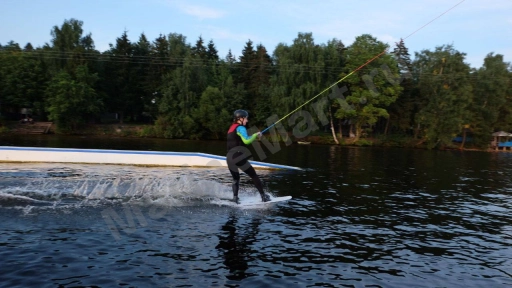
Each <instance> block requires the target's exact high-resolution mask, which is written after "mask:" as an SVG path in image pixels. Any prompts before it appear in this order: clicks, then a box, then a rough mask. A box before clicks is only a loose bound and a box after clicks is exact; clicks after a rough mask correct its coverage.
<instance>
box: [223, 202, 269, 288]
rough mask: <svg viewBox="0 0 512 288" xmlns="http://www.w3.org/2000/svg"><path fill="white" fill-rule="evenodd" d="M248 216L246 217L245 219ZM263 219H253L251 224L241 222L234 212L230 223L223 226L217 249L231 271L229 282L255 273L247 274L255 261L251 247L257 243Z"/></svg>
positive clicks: (230, 217) (229, 220)
mask: <svg viewBox="0 0 512 288" xmlns="http://www.w3.org/2000/svg"><path fill="white" fill-rule="evenodd" d="M245 217H247V215H244V218H245ZM260 225H261V219H260V218H259V217H253V218H252V219H251V220H250V222H249V223H243V220H242V221H240V219H239V215H238V214H237V213H236V212H234V211H232V212H231V213H230V215H229V218H228V221H227V222H226V224H224V225H223V226H222V229H221V230H222V234H221V235H219V244H218V245H217V246H216V247H215V248H216V249H218V250H219V252H221V253H222V255H223V257H224V264H225V265H226V267H227V268H228V269H229V274H228V275H227V276H226V278H228V279H229V280H242V279H245V278H247V277H250V276H255V274H253V273H249V272H247V270H248V269H249V263H250V262H252V261H254V260H255V258H254V255H255V252H257V251H254V249H253V248H251V246H252V245H253V243H254V242H255V241H256V236H257V234H258V230H259V226H260Z"/></svg>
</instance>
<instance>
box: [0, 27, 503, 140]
mask: <svg viewBox="0 0 512 288" xmlns="http://www.w3.org/2000/svg"><path fill="white" fill-rule="evenodd" d="M82 26H83V22H82V21H79V20H76V19H69V20H65V21H64V23H63V24H62V25H61V26H54V27H53V28H52V29H51V36H52V38H51V41H50V43H47V44H45V45H43V46H42V47H37V48H34V47H33V46H32V45H31V44H30V43H28V44H26V45H25V46H24V47H23V48H21V47H20V46H19V44H18V43H15V42H14V41H10V42H9V43H6V44H5V45H1V44H0V113H1V115H2V117H4V118H11V120H12V118H13V117H17V116H16V115H19V111H20V109H21V108H30V109H31V110H32V113H33V114H34V115H35V117H37V119H39V120H50V121H53V122H54V123H55V124H56V125H57V128H58V131H62V132H68V133H69V132H71V133H72V132H73V131H76V130H77V129H80V128H82V127H84V125H86V124H90V123H101V122H102V121H103V122H105V121H106V120H105V115H106V113H111V114H112V113H115V115H117V119H116V121H119V122H120V123H151V124H153V125H150V126H148V128H147V129H146V130H145V131H144V133H145V136H152V137H165V138H185V139H222V138H224V137H225V134H226V131H225V130H226V129H227V126H228V125H229V123H230V121H231V114H232V112H233V111H235V110H236V109H246V110H248V111H249V112H250V114H251V118H250V120H251V121H250V122H251V125H256V126H258V127H267V126H268V125H270V124H272V122H271V121H270V120H268V119H270V118H269V117H270V116H272V115H274V118H273V119H278V118H280V117H282V116H284V115H286V114H288V113H290V112H292V111H293V110H294V109H296V108H297V107H299V106H300V105H302V104H304V103H305V102H306V101H308V100H310V99H311V98H312V97H314V96H315V95H319V93H320V92H321V91H324V94H325V95H324V96H323V97H322V98H320V99H321V101H320V100H319V101H316V102H315V103H313V104H311V105H306V106H304V107H303V109H301V110H300V111H299V114H297V115H298V117H293V121H283V122H282V124H283V125H284V127H285V128H286V129H291V127H292V126H294V125H295V124H296V123H294V122H298V123H299V124H300V125H299V126H300V127H295V128H294V129H297V128H298V129H308V127H307V126H308V125H309V126H310V127H309V129H311V127H314V126H316V127H318V128H320V129H323V130H324V131H329V130H330V131H331V132H332V135H333V137H334V139H336V140H337V139H341V138H343V137H347V136H349V137H351V139H352V140H353V141H359V140H360V139H362V138H364V137H366V136H370V135H405V136H407V137H409V138H410V139H413V141H414V142H415V143H417V144H421V143H423V144H424V145H427V147H430V148H432V147H442V146H445V145H448V144H449V143H451V141H452V139H453V138H454V137H455V136H457V135H459V136H464V137H465V136H466V133H467V132H469V133H471V135H470V136H471V139H472V143H474V144H476V145H481V146H485V145H486V144H488V142H489V140H490V134H491V133H492V132H494V131H498V130H505V131H510V130H511V129H512V81H511V80H512V72H511V70H512V66H511V65H510V63H507V62H505V61H504V58H503V55H500V54H494V53H489V54H488V55H487V56H486V58H485V59H484V63H483V66H482V67H480V68H478V69H474V68H471V67H470V66H469V64H467V63H466V62H465V56H466V54H465V53H463V52H460V51H457V50H456V49H455V48H454V47H453V46H452V45H441V46H438V47H436V48H435V49H433V50H423V51H420V52H415V53H414V54H415V57H414V59H411V55H410V54H409V51H408V49H407V47H406V46H405V43H404V42H403V41H400V42H399V43H396V45H395V46H394V47H389V46H388V45H387V44H385V43H383V42H381V41H379V40H378V39H376V38H375V37H373V36H372V35H369V34H363V35H361V36H358V37H356V39H355V40H354V42H353V43H352V44H351V45H349V46H345V45H344V44H343V43H342V41H340V40H337V39H332V40H329V41H327V43H322V44H318V43H315V41H314V38H313V35H312V33H298V35H297V37H296V38H295V39H294V40H293V43H292V44H290V45H287V44H284V43H280V44H278V45H277V46H276V47H275V49H274V51H273V52H272V53H271V54H270V53H269V51H268V50H267V49H266V48H265V46H263V44H254V43H253V42H252V41H251V40H248V41H247V42H246V44H245V47H244V48H243V50H242V51H241V55H240V56H239V57H235V56H234V55H233V54H232V52H231V51H229V53H228V54H227V55H226V56H225V57H220V56H219V55H218V51H217V49H216V47H215V44H214V42H213V40H209V42H207V43H206V42H205V40H204V39H203V38H202V37H199V38H198V39H197V40H196V41H195V44H191V43H188V42H187V38H186V37H185V36H184V35H181V34H177V33H170V34H168V35H159V37H158V38H156V39H154V40H153V41H150V40H148V39H147V38H146V36H145V35H144V34H143V33H142V34H141V35H140V37H139V39H138V40H137V41H136V42H132V41H131V40H130V39H129V38H128V36H127V33H126V31H125V32H123V33H122V35H121V36H120V37H118V38H116V39H115V43H114V44H110V49H108V50H107V51H104V52H100V51H98V50H96V49H95V46H94V41H93V38H92V35H91V34H90V33H89V34H85V33H84V31H83V29H82ZM384 51H386V53H383V52H384ZM376 55H379V57H377V58H375V59H374V60H373V61H372V62H370V63H369V64H368V65H366V66H364V67H362V68H360V67H361V65H363V64H364V63H366V62H367V61H368V60H370V59H372V58H374V57H375V56H376ZM346 76H347V77H346ZM343 77H346V79H345V80H344V81H342V82H339V83H337V81H338V80H339V79H341V78H343ZM333 83H336V85H334V86H333V87H332V88H331V89H328V90H325V89H326V87H330V86H331V85H333ZM275 115H277V116H275ZM276 117H277V118H276ZM301 119H302V120H304V119H306V120H307V121H302V122H301V121H300V120H301ZM288 120H289V119H288ZM269 121H270V122H269ZM304 123H305V124H304Z"/></svg>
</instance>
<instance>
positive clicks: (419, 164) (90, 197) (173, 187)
mask: <svg viewBox="0 0 512 288" xmlns="http://www.w3.org/2000/svg"><path fill="white" fill-rule="evenodd" d="M0 145H12V146H34V147H35V146H40V147H72V148H102V149H129V150H158V151H194V152H205V153H212V154H217V155H223V154H224V151H225V144H224V142H201V141H195V142H193V141H170V140H155V139H124V138H121V139H107V138H95V137H59V136H55V135H43V136H31V137H26V136H25V137H14V136H10V137H2V138H0ZM255 160H260V159H255ZM263 161H266V162H272V163H279V164H284V165H291V166H299V167H302V168H306V170H305V171H299V172H297V171H293V172H290V171H259V173H260V175H261V178H262V180H263V182H264V183H265V185H266V187H267V189H268V191H269V192H270V193H271V194H272V195H274V196H286V195H291V196H293V199H292V200H290V201H287V202H283V203H278V204H275V205H272V206H269V207H266V208H261V209H240V208H238V207H234V206H233V205H231V204H230V202H229V201H227V200H225V199H229V198H230V197H231V191H230V190H231V187H230V183H231V179H230V175H229V172H228V171H227V170H226V169H222V168H215V169H198V168H193V169H183V168H169V167H150V168H147V167H132V166H120V165H77V164H44V163H37V164H13V163H0V223H1V227H2V229H1V230H0V259H1V260H0V261H1V262H0V263H1V269H0V270H1V272H0V287H226V286H227V287H511V286H512V180H511V179H512V153H484V152H467V151H466V152H458V151H456V152H454V151H425V150H409V149H391V148H347V147H335V146H316V145H295V144H294V145H291V146H288V147H286V146H284V145H281V149H280V151H278V152H277V153H275V154H273V155H272V154H271V153H268V158H266V159H264V160H263ZM249 180H250V179H249V178H248V177H246V176H243V179H242V182H243V183H242V186H243V191H242V192H241V195H242V197H246V198H250V197H258V196H256V192H255V190H254V188H253V186H252V184H251V182H250V181H249Z"/></svg>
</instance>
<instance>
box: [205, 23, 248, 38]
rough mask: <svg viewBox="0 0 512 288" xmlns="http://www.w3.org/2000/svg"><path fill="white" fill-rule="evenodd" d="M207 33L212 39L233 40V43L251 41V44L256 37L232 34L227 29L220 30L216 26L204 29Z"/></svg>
mask: <svg viewBox="0 0 512 288" xmlns="http://www.w3.org/2000/svg"><path fill="white" fill-rule="evenodd" d="M205 28H206V29H207V30H208V31H210V34H211V36H212V38H214V39H228V40H235V41H247V40H249V39H251V40H252V41H253V42H254V41H255V39H256V38H258V37H256V36H255V35H251V34H247V33H234V32H231V31H230V30H228V29H225V28H220V27H216V26H206V27H205Z"/></svg>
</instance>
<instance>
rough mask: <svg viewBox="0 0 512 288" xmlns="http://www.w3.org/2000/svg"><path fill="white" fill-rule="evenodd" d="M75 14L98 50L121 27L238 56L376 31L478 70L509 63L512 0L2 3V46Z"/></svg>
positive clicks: (40, 40)
mask: <svg viewBox="0 0 512 288" xmlns="http://www.w3.org/2000/svg"><path fill="white" fill-rule="evenodd" d="M461 2H462V3H461ZM459 3H460V4H459ZM457 4H458V5H457ZM454 6H455V8H453V9H451V8H452V7H454ZM450 9H451V10H450ZM448 10H449V11H448ZM446 11H448V12H446ZM445 12H446V13H445ZM443 13H444V14H443ZM440 15H442V16H441V17H439V16H440ZM71 18H74V19H77V20H80V21H83V23H84V24H83V27H82V28H83V30H84V35H85V34H88V33H91V34H92V38H93V40H94V44H95V47H96V49H97V50H99V51H105V50H108V49H109V43H112V44H114V43H115V41H116V38H118V37H120V36H121V35H122V34H123V32H124V31H127V34H128V37H129V39H130V41H132V42H137V41H138V39H139V37H140V35H141V33H144V34H145V35H146V37H147V38H148V40H150V41H154V40H155V39H156V38H157V37H159V35H160V34H163V35H168V34H170V33H178V34H182V35H184V36H186V37H187V42H189V43H190V44H192V45H193V44H195V42H196V41H197V39H198V38H199V37H202V38H203V39H204V41H205V42H208V41H210V40H213V42H214V44H215V46H216V48H217V50H218V51H219V56H220V57H221V58H224V57H225V56H226V55H227V53H228V51H229V50H230V49H231V51H232V53H233V54H234V55H235V56H236V57H239V56H240V55H241V53H242V50H243V48H244V46H245V44H246V43H247V41H248V40H251V41H252V42H253V43H254V45H258V44H262V45H263V46H265V48H266V49H267V51H268V52H269V54H272V52H273V51H274V49H275V47H276V46H277V45H278V44H279V43H284V44H287V45H291V44H292V43H293V40H294V39H295V38H296V37H297V35H298V33H304V32H306V33H309V32H310V33H312V34H313V38H314V40H315V43H316V44H326V43H327V41H329V40H332V39H338V40H341V41H342V42H343V43H344V44H345V45H347V46H348V45H350V44H351V43H352V42H353V41H354V40H355V38H356V37H357V36H360V35H362V34H371V35H372V36H374V37H376V38H377V39H378V40H379V41H382V42H385V43H388V44H389V45H390V46H391V50H392V49H393V48H394V46H395V43H396V42H398V41H399V40H400V39H405V40H404V41H405V45H406V47H407V48H408V49H409V53H410V54H411V58H412V59H414V53H415V52H421V51H422V50H434V49H435V48H436V47H438V46H441V45H453V47H454V48H455V49H456V50H457V51H459V52H463V53H466V62H467V63H468V64H470V65H471V67H473V68H480V67H481V66H482V65H483V59H484V58H485V57H486V55H487V54H489V53H491V52H492V53H494V54H502V55H504V58H505V61H506V62H512V0H465V1H463V0H414V1H412V0H393V1H382V0H364V1H355V0H321V1H319V0H317V1H313V0H294V1H291V0H287V1H284V0H253V1H246V0H210V1H207V0H187V1H185V0H0V23H1V25H0V44H2V45H5V44H6V43H7V42H9V41H11V40H12V41H14V42H16V43H18V44H19V45H20V46H21V47H24V46H25V45H26V44H27V43H28V42H30V43H31V44H32V46H34V47H40V46H43V45H44V44H45V43H50V41H51V39H52V37H51V35H50V32H51V30H52V27H54V26H59V27H60V26H61V25H62V23H63V22H64V20H66V19H71Z"/></svg>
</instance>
